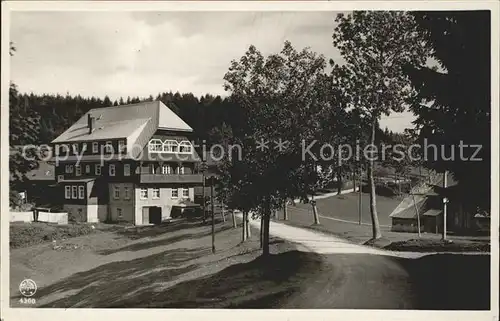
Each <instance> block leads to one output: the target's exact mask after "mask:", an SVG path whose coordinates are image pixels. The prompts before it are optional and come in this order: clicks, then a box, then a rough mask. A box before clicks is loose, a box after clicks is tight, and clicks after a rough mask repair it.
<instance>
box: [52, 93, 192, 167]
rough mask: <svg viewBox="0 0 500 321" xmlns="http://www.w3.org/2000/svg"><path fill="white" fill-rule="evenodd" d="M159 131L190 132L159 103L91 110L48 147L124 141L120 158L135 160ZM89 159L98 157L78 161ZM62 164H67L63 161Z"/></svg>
mask: <svg viewBox="0 0 500 321" xmlns="http://www.w3.org/2000/svg"><path fill="white" fill-rule="evenodd" d="M89 115H90V116H92V117H94V119H95V130H94V131H92V132H91V133H89V128H88V117H89ZM159 129H160V130H162V129H163V130H168V131H173V132H185V133H187V132H192V131H193V129H192V128H191V127H189V125H188V124H186V123H185V122H184V121H183V120H182V119H181V118H180V117H179V116H177V115H176V114H175V113H174V112H173V111H172V110H170V108H168V107H167V106H165V105H164V104H163V103H162V102H161V101H152V102H142V103H138V104H131V105H120V106H113V107H106V108H95V109H91V110H90V111H88V112H87V113H86V114H85V115H83V116H82V117H81V118H80V119H78V121H76V122H75V123H74V124H73V125H72V126H71V127H70V128H68V129H67V130H66V131H65V132H64V133H62V134H61V135H59V136H58V137H57V138H56V139H54V140H53V141H52V143H55V144H57V143H71V142H86V141H97V140H112V139H126V140H127V155H124V156H125V157H124V158H132V159H136V158H137V156H139V155H140V153H141V151H142V149H143V148H144V146H146V144H147V142H148V141H149V139H150V138H151V136H153V134H154V133H155V132H156V131H158V130H159ZM137 147H139V148H137ZM92 156H97V157H100V155H84V156H83V157H82V159H81V160H82V161H90V160H93V157H92ZM55 158H57V156H56V157H55ZM75 159H76V157H75ZM64 160H66V161H70V159H68V158H66V157H65V159H64Z"/></svg>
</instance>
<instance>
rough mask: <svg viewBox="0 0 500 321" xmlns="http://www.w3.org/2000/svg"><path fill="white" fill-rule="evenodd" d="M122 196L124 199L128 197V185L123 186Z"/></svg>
mask: <svg viewBox="0 0 500 321" xmlns="http://www.w3.org/2000/svg"><path fill="white" fill-rule="evenodd" d="M123 198H124V199H126V200H129V199H130V189H129V188H128V186H124V187H123Z"/></svg>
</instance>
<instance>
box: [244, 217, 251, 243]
mask: <svg viewBox="0 0 500 321" xmlns="http://www.w3.org/2000/svg"><path fill="white" fill-rule="evenodd" d="M245 220H246V222H247V224H246V228H245V230H246V233H247V239H249V238H250V237H252V232H251V228H250V214H249V213H247V215H246V216H245Z"/></svg>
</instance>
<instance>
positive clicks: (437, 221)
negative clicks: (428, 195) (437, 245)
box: [423, 209, 443, 234]
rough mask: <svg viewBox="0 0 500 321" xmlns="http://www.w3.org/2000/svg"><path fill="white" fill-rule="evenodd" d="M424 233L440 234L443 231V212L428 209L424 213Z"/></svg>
mask: <svg viewBox="0 0 500 321" xmlns="http://www.w3.org/2000/svg"><path fill="white" fill-rule="evenodd" d="M423 216H424V231H425V232H426V233H435V234H438V233H441V232H442V231H443V210H440V209H430V210H428V211H426V212H425V213H424V215H423Z"/></svg>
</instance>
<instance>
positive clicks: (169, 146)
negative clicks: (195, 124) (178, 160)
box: [163, 140, 179, 153]
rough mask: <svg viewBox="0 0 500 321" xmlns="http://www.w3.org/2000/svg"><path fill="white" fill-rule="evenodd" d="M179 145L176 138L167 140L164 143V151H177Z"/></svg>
mask: <svg viewBox="0 0 500 321" xmlns="http://www.w3.org/2000/svg"><path fill="white" fill-rule="evenodd" d="M178 145H179V144H178V143H177V142H176V141H175V140H166V141H165V142H164V143H163V151H164V152H165V153H177V152H178V151H179V147H178Z"/></svg>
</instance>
